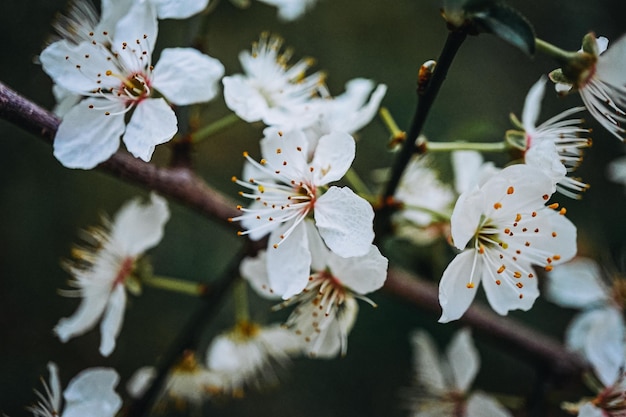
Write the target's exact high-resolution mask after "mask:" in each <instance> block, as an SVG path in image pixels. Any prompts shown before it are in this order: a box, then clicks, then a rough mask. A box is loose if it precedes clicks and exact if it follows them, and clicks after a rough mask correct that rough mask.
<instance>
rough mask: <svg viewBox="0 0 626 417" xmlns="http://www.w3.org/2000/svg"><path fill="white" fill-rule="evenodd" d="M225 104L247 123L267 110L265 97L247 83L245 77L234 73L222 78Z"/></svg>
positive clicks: (260, 116) (253, 120) (254, 120)
mask: <svg viewBox="0 0 626 417" xmlns="http://www.w3.org/2000/svg"><path fill="white" fill-rule="evenodd" d="M222 83H223V84H224V101H226V106H228V108H229V109H231V110H232V111H234V112H235V114H237V116H239V117H240V118H242V119H243V120H245V121H246V122H248V123H252V122H258V121H259V120H261V119H262V118H263V117H264V115H265V114H266V112H267V110H268V104H267V100H266V99H265V97H263V96H262V95H261V93H260V92H259V90H258V89H256V88H254V87H253V86H251V85H250V84H249V83H248V80H247V78H246V77H244V76H243V75H241V74H235V75H231V76H228V77H224V78H223V79H222Z"/></svg>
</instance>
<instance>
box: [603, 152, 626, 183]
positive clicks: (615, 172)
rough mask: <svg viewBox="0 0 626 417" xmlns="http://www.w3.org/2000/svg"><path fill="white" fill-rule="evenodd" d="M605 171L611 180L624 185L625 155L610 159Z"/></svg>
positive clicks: (625, 177) (625, 172) (625, 174)
mask: <svg viewBox="0 0 626 417" xmlns="http://www.w3.org/2000/svg"><path fill="white" fill-rule="evenodd" d="M606 173H607V177H608V178H609V179H610V180H611V181H614V182H616V183H618V184H622V185H624V186H626V156H622V157H620V158H617V159H615V160H613V161H611V162H610V163H609V165H608V166H607V170H606Z"/></svg>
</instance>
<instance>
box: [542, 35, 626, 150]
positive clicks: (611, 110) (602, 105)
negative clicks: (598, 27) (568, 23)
mask: <svg viewBox="0 0 626 417" xmlns="http://www.w3.org/2000/svg"><path fill="white" fill-rule="evenodd" d="M608 44H609V41H608V39H607V38H604V37H599V38H596V36H595V35H594V34H593V33H589V34H587V35H586V36H585V39H584V40H583V48H582V49H581V50H580V51H579V53H578V58H579V61H580V65H578V66H579V67H582V70H581V71H576V73H575V74H574V76H575V79H571V77H572V75H570V76H569V77H568V74H565V71H562V70H560V69H559V70H555V71H553V72H551V73H550V78H551V79H552V81H554V82H556V83H557V84H556V90H557V91H558V92H560V93H563V94H567V93H569V92H575V91H578V92H579V93H580V97H581V98H582V100H583V102H584V103H585V107H587V110H588V111H589V113H591V115H592V116H593V117H594V118H595V119H596V120H597V121H598V122H600V124H601V125H602V126H603V127H604V128H605V129H606V130H608V131H609V132H611V133H612V134H613V135H614V136H615V137H617V138H618V139H620V140H622V141H623V140H624V137H625V135H626V130H625V129H624V126H625V125H626V74H625V73H624V66H626V37H622V38H620V39H618V40H617V41H616V42H615V43H614V44H613V45H612V46H611V47H610V48H607V47H608Z"/></svg>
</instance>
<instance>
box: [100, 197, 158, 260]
mask: <svg viewBox="0 0 626 417" xmlns="http://www.w3.org/2000/svg"><path fill="white" fill-rule="evenodd" d="M169 217H170V211H169V208H168V207H167V201H166V200H165V199H164V198H163V197H160V196H159V195H158V194H156V193H154V192H153V193H151V194H150V202H149V203H145V204H142V203H141V201H140V200H139V199H134V200H131V201H129V202H128V203H126V204H125V205H124V206H123V207H122V208H120V210H119V211H118V212H117V214H116V215H115V219H114V222H113V229H112V230H111V240H112V241H114V242H115V244H116V245H117V248H118V249H119V251H120V252H121V253H123V254H124V255H125V256H131V257H135V256H138V255H140V254H142V253H144V252H145V251H147V250H148V249H150V248H152V247H154V246H156V244H157V243H159V242H160V241H161V239H162V238H163V227H164V226H165V223H166V222H167V221H168V219H169Z"/></svg>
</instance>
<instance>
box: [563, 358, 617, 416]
mask: <svg viewBox="0 0 626 417" xmlns="http://www.w3.org/2000/svg"><path fill="white" fill-rule="evenodd" d="M562 408H563V409H564V410H565V411H568V412H570V413H572V414H576V413H577V415H578V417H623V416H624V415H626V374H625V373H624V372H623V370H621V371H620V373H619V378H618V379H617V381H615V383H614V384H611V385H610V386H608V387H607V388H605V389H604V390H603V391H602V392H600V393H599V394H598V395H597V396H596V397H595V398H592V399H591V400H582V401H580V402H579V403H564V404H563V405H562Z"/></svg>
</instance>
